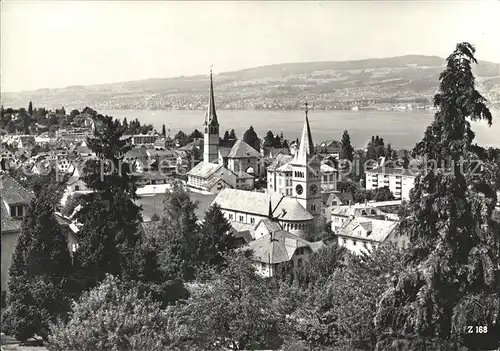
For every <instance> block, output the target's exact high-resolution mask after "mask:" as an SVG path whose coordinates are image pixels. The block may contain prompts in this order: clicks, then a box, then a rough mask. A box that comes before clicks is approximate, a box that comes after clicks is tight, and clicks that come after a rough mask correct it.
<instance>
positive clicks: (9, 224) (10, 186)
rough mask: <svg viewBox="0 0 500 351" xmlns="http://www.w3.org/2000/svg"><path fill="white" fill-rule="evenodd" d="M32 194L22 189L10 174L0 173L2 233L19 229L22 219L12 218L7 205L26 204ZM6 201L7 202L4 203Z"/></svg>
mask: <svg viewBox="0 0 500 351" xmlns="http://www.w3.org/2000/svg"><path fill="white" fill-rule="evenodd" d="M32 198H33V194H32V193H31V192H29V191H28V190H26V189H24V188H23V187H22V186H21V185H20V184H19V183H18V182H16V181H15V180H14V179H13V178H12V177H11V176H9V175H8V174H6V173H4V172H2V173H0V207H1V213H0V214H1V216H2V217H1V230H2V232H3V233H5V232H9V231H18V230H20V229H21V224H22V220H21V219H16V218H12V217H11V216H10V214H9V209H8V207H7V206H8V205H11V204H26V205H28V204H29V202H30V201H31V199H32ZM6 203H7V204H6Z"/></svg>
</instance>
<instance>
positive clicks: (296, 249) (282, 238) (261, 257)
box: [248, 229, 325, 277]
mask: <svg viewBox="0 0 500 351" xmlns="http://www.w3.org/2000/svg"><path fill="white" fill-rule="evenodd" d="M322 247H325V244H324V243H323V242H322V241H318V242H309V241H307V240H304V239H302V238H300V237H299V236H297V235H294V234H292V233H289V232H287V231H285V230H279V229H278V230H273V231H271V232H269V233H267V234H264V235H262V236H261V237H259V238H257V239H256V240H254V241H251V242H250V243H249V244H248V248H249V249H250V250H252V252H253V259H254V261H255V267H256V270H257V272H258V273H259V274H260V275H262V276H264V277H272V276H273V275H275V273H276V269H277V268H278V267H279V266H280V265H282V264H285V263H288V262H290V263H291V266H292V272H293V274H294V275H296V274H297V272H298V270H299V269H300V268H301V267H302V265H303V264H304V262H305V261H307V260H308V259H309V256H310V255H311V254H312V253H313V252H316V251H318V250H319V249H320V248H322Z"/></svg>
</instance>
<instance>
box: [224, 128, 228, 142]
mask: <svg viewBox="0 0 500 351" xmlns="http://www.w3.org/2000/svg"><path fill="white" fill-rule="evenodd" d="M224 140H229V131H227V130H226V131H225V132H224Z"/></svg>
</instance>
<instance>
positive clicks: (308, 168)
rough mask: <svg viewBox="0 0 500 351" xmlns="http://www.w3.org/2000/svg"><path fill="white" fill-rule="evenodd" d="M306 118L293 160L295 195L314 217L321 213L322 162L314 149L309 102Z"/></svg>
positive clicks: (293, 191)
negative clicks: (309, 117)
mask: <svg viewBox="0 0 500 351" xmlns="http://www.w3.org/2000/svg"><path fill="white" fill-rule="evenodd" d="M305 107H306V110H305V112H306V118H305V121H304V128H303V129H302V137H301V138H300V145H299V149H298V150H297V152H296V153H295V156H294V159H293V161H292V193H293V197H295V198H296V199H297V201H299V203H300V204H301V205H302V206H303V207H304V208H305V209H306V210H307V211H308V212H309V213H310V214H312V215H313V216H314V217H319V215H320V214H321V172H320V170H321V162H320V160H319V158H318V157H317V155H316V152H315V150H314V144H313V141H312V135H311V128H310V127H309V119H308V116H307V114H308V112H309V110H308V104H307V102H306V103H305Z"/></svg>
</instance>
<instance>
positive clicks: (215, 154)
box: [203, 69, 219, 163]
mask: <svg viewBox="0 0 500 351" xmlns="http://www.w3.org/2000/svg"><path fill="white" fill-rule="evenodd" d="M203 139H204V140H203V143H204V146H203V161H204V162H209V163H218V160H219V151H218V149H219V121H218V120H217V113H216V112H215V97H214V82H213V78H212V69H210V88H209V92H208V110H207V113H206V115H205V135H204V137H203Z"/></svg>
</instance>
